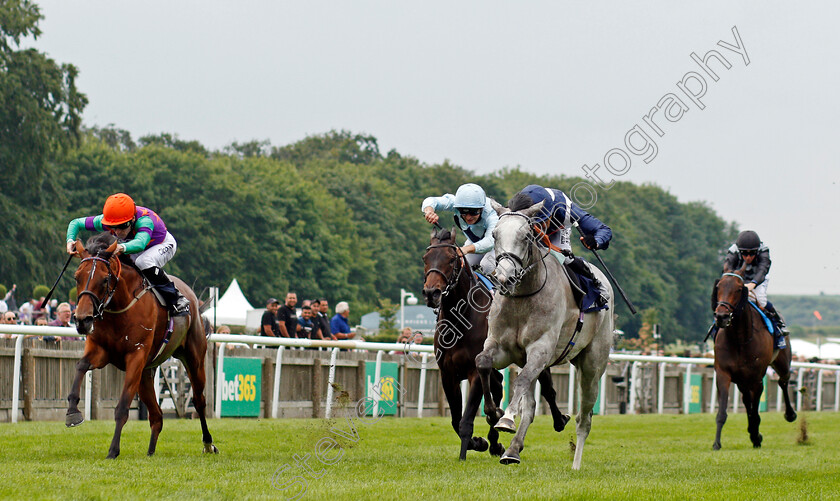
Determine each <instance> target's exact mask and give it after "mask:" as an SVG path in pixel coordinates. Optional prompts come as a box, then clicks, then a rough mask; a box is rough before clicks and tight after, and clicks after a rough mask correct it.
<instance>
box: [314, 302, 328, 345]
mask: <svg viewBox="0 0 840 501" xmlns="http://www.w3.org/2000/svg"><path fill="white" fill-rule="evenodd" d="M311 309H312V332H311V333H310V334H309V336H310V337H309V339H319V340H324V339H332V336H330V331H329V327H327V328H326V329H324V323H323V322H322V321H321V317H322V315H321V311H320V310H321V300H320V299H313V300H312V303H311Z"/></svg>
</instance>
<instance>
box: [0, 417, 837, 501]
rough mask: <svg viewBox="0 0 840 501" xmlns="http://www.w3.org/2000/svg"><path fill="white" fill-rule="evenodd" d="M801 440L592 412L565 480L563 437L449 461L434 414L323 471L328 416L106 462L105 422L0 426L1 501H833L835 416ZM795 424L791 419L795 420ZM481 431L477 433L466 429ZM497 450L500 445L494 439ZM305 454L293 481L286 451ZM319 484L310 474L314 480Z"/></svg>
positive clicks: (191, 437)
mask: <svg viewBox="0 0 840 501" xmlns="http://www.w3.org/2000/svg"><path fill="white" fill-rule="evenodd" d="M804 417H805V418H806V419H807V422H808V435H809V443H808V444H806V445H801V444H799V443H798V440H797V439H798V437H799V434H800V430H799V421H797V422H796V423H793V424H790V423H787V422H785V421H784V419H783V418H782V416H781V414H779V413H767V414H764V415H763V420H762V424H761V430H762V433H763V435H764V446H763V447H762V448H761V449H753V447H752V444H751V443H750V441H749V438H748V436H747V433H746V416H745V415H744V414H736V415H732V414H730V416H729V421H728V423H727V424H726V427H725V428H724V432H723V438H722V443H723V449H722V450H721V451H718V452H713V451H712V448H711V446H712V441H713V439H714V431H715V424H714V416H712V415H709V414H704V415H691V416H678V415H667V416H656V415H644V416H605V417H598V416H595V418H594V421H593V428H592V434H591V435H590V437H589V440H588V441H587V443H586V450H585V454H584V456H583V468H582V469H581V471H572V468H571V466H572V460H571V458H572V456H571V453H570V445H569V443H570V440H572V439H573V435H572V432H571V431H570V430H571V427H569V428H567V430H566V431H564V432H562V433H561V434H557V433H555V432H554V431H553V430H552V428H551V422H550V418H548V417H546V416H540V417H538V418H537V420H536V421H535V423H534V424H533V425H532V427H531V429H530V430H529V433H528V438H527V439H526V447H525V450H524V451H523V452H522V464H520V465H511V466H504V465H501V464H499V462H498V458H494V457H490V456H489V455H488V454H487V453H476V452H470V453H469V456H468V458H467V461H466V462H459V461H458V440H457V437H456V436H455V434H454V432H453V431H452V429H451V427H450V426H449V423H448V422H447V421H446V420H445V419H441V418H424V419H392V418H382V419H381V420H380V421H379V422H376V423H372V424H363V423H360V422H358V421H354V423H355V424H356V426H357V432H358V435H359V437H360V438H359V440H358V442H356V443H352V442H351V441H350V440H348V439H340V440H339V442H340V444H341V447H342V449H341V450H340V451H339V449H333V450H332V451H330V452H329V453H328V454H325V457H330V456H336V454H338V453H341V454H343V455H342V456H341V457H340V458H339V459H337V460H336V461H335V464H332V465H329V466H324V465H322V464H321V463H319V462H318V460H316V459H315V448H316V444H317V443H318V442H319V440H321V439H322V438H323V437H335V436H336V435H335V434H333V433H332V432H331V431H330V428H331V427H338V428H341V429H343V430H345V431H346V430H349V428H348V424H347V422H346V421H341V420H333V421H331V422H328V421H326V420H244V419H242V420H235V419H224V420H211V421H210V422H209V424H210V431H211V432H212V433H213V436H214V438H215V442H216V445H217V446H218V447H219V449H220V451H221V453H220V454H219V455H218V456H214V455H205V454H202V453H201V440H200V436H201V434H200V430H199V424H198V421H189V420H167V421H166V422H165V423H164V428H163V433H162V434H161V438H160V441H159V442H158V449H157V454H156V455H155V456H154V457H152V458H149V457H146V455H145V451H146V447H147V445H148V438H149V432H148V426H147V424H146V423H144V422H138V421H131V422H129V423H128V424H127V425H126V428H125V430H124V431H123V440H122V454H121V455H120V457H119V458H117V459H116V460H106V459H104V457H105V455H106V453H107V449H108V445H109V443H110V440H111V433H112V431H113V423H112V422H110V421H95V422H86V423H84V424H83V425H82V426H80V427H78V428H74V429H67V428H65V427H64V424H63V423H56V422H50V423H44V422H40V423H18V424H2V425H0V498H2V499H31V498H36V499H40V498H56V499H59V498H60V499H64V498H72V499H140V498H143V499H156V498H173V499H192V498H196V499H197V498H202V499H231V498H249V499H250V498H271V499H284V498H286V497H289V496H291V495H292V494H294V493H295V492H296V491H297V487H296V486H293V487H292V488H290V489H288V490H287V491H280V490H278V489H276V488H275V487H273V484H272V478H273V476H274V474H275V472H276V471H277V470H278V469H279V468H281V467H283V466H284V465H285V464H289V465H290V466H291V468H290V469H289V470H287V471H285V472H284V473H282V474H280V475H279V476H278V477H277V478H276V479H275V482H274V485H275V486H277V487H282V486H283V485H284V484H286V483H287V482H290V481H292V480H293V477H294V476H295V475H302V476H303V477H304V478H306V483H307V486H306V492H305V493H304V494H303V496H302V498H301V499H306V500H316V499H329V500H335V499H383V500H385V499H412V500H416V501H421V500H423V501H425V500H430V499H447V500H458V501H461V500H463V501H467V500H473V499H494V500H499V499H503V500H508V499H559V498H563V499H587V500H589V499H634V500H636V499H663V498H664V499H714V500H737V499H788V500H793V499H795V500H800V499H838V497H840V475H838V473H840V466H838V465H839V464H840V452H839V451H838V444H840V414H835V413H832V412H823V413H806V414H804ZM801 418H802V415H801V416H800V419H801ZM476 423H477V429H478V430H480V431H481V432H482V433H484V432H485V431H486V425H484V424H483V423H482V422H480V421H478V420H477V421H476ZM502 438H503V443H505V444H507V443H508V442H509V441H510V436H509V435H504V436H503V437H502ZM305 454H310V458H309V464H310V465H312V467H313V468H314V470H315V473H310V474H308V475H304V474H303V473H302V471H301V470H300V469H298V467H297V466H295V460H294V455H298V456H300V457H302V456H304V455H305ZM315 475H320V477H319V478H313V477H314V476H315Z"/></svg>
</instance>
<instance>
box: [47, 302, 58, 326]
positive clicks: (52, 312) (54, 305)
mask: <svg viewBox="0 0 840 501" xmlns="http://www.w3.org/2000/svg"><path fill="white" fill-rule="evenodd" d="M57 310H58V299H50V302H49V304H48V305H47V320H48V321H50V322H52V321H54V320H55V319H56V318H57V317H56V315H57V314H58V311H57Z"/></svg>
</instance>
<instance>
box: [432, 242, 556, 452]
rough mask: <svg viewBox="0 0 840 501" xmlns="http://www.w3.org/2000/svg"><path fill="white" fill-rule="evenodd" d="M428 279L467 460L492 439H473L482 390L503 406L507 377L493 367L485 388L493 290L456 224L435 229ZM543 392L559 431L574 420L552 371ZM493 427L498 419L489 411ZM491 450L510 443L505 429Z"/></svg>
mask: <svg viewBox="0 0 840 501" xmlns="http://www.w3.org/2000/svg"><path fill="white" fill-rule="evenodd" d="M423 263H424V265H425V283H424V284H423V296H424V297H425V298H426V304H427V305H428V306H429V307H430V308H438V309H439V310H440V312H439V315H438V320H437V324H436V327H435V358H436V359H437V363H438V367H439V368H440V374H441V383H442V385H443V391H444V393H445V394H446V400H447V401H448V402H449V409H450V412H451V415H452V428H454V429H455V433H457V434H458V436H459V437H460V438H461V454H460V459H462V460H463V459H466V457H467V450H476V451H479V452H483V451H485V450H487V448H488V446H487V441H485V440H484V439H483V438H481V437H473V436H472V433H473V421H474V420H475V415H476V413H477V412H478V408H479V405H480V404H481V397H482V394H489V397H486V398H490V399H492V400H493V401H494V403H495V406H498V405H499V404H500V403H501V400H502V375H501V373H499V371H496V370H494V371H492V373H491V374H490V375H488V383H487V384H488V387H489V390H488V391H482V385H481V378H480V377H479V375H478V371H477V369H476V366H475V357H476V355H478V354H479V353H480V352H481V350H482V348H483V347H484V341H485V340H486V338H487V313H488V311H490V304H491V301H492V296H491V294H490V293H489V292H488V291H487V290H486V289H485V288H484V287H483V286H482V285H480V284H479V283H478V281H477V280H476V279H475V276H474V275H473V273H472V271H471V270H470V269H469V267H468V266H466V264H465V260H464V259H463V256H461V255H460V253H459V252H458V246H457V245H456V244H455V228H454V227H453V228H452V230H451V231H449V230H443V229H441V230H439V231H437V232H432V239H431V243H430V245H429V246H428V247H427V248H426V254H425V255H423ZM464 379H466V380H468V381H469V385H470V389H469V393H468V395H467V406H466V408H465V409H464V410H463V415H462V414H461V386H460V382H461V381H463V380H464ZM539 380H540V384H541V386H542V395H543V397H544V398H545V399H546V401H548V405H549V407H550V408H551V415H552V417H553V418H554V429H555V430H556V431H558V432H559V431H562V430H563V427H564V426H565V425H566V423H567V422H568V420H569V417H568V416H564V415H563V414H562V413H561V412H560V409H558V408H557V403H556V402H555V399H556V396H557V394H556V392H555V391H554V387H553V384H552V381H551V374H549V372H548V370H546V371H544V372H542V373H540V376H539ZM487 416H488V421H491V422H490V424H491V425H493V424H495V423H496V418H493V417H491V416H490V415H489V414H488V415H487ZM487 438H488V439H489V440H490V453H491V454H493V455H494V456H499V455H501V454H502V452H504V447H503V446H502V445H501V444H499V443H498V439H499V432H498V431H497V430H496V429H495V428H492V427H491V428H490V431H489V433H488V434H487Z"/></svg>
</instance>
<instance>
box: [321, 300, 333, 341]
mask: <svg viewBox="0 0 840 501" xmlns="http://www.w3.org/2000/svg"><path fill="white" fill-rule="evenodd" d="M318 306H319V312H318V320H320V321H321V332H322V333H323V335H324V339H336V337H335V336H333V335H332V331H331V329H330V302H329V301H327V299H326V298H323V297H322V298H321V299H319V300H318Z"/></svg>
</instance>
